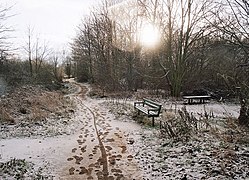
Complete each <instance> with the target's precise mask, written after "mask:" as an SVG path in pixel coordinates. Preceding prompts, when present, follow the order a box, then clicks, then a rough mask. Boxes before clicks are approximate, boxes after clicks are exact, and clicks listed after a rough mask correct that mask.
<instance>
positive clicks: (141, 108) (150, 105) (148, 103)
mask: <svg viewBox="0 0 249 180" xmlns="http://www.w3.org/2000/svg"><path fill="white" fill-rule="evenodd" d="M134 108H135V109H137V110H138V114H139V113H140V112H142V113H144V114H146V115H147V116H148V117H152V126H154V125H155V120H154V117H159V114H160V111H161V108H162V105H161V104H159V103H157V102H154V101H152V100H149V99H147V98H143V101H138V102H134Z"/></svg>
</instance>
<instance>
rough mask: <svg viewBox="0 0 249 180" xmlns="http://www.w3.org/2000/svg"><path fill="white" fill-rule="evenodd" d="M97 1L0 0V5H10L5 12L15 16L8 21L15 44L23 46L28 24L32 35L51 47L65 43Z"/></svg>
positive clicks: (25, 40) (57, 46)
mask: <svg viewBox="0 0 249 180" xmlns="http://www.w3.org/2000/svg"><path fill="white" fill-rule="evenodd" d="M98 3H99V0H0V5H1V6H13V7H12V8H11V10H10V11H9V12H8V14H9V15H12V14H14V16H12V17H10V18H9V19H8V21H7V24H8V25H9V26H12V27H13V29H14V32H13V33H12V34H11V36H12V37H13V38H12V41H13V42H14V45H15V46H18V47H21V46H24V44H25V42H27V38H28V36H27V34H28V33H27V32H28V27H31V28H32V29H33V35H34V36H36V37H39V39H41V40H42V41H46V42H48V44H49V46H51V47H52V48H54V49H60V48H64V47H67V46H68V43H69V42H71V41H72V38H73V37H74V36H75V35H76V29H77V26H78V25H79V24H80V22H81V20H82V19H83V17H84V16H85V15H88V14H89V13H90V11H91V10H92V7H93V6H94V5H98Z"/></svg>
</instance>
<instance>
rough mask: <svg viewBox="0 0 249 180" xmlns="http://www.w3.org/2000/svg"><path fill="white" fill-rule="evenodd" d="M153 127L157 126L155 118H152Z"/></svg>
mask: <svg viewBox="0 0 249 180" xmlns="http://www.w3.org/2000/svg"><path fill="white" fill-rule="evenodd" d="M152 126H153V127H154V126H155V119H154V116H153V117H152Z"/></svg>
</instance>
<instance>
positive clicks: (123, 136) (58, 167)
mask: <svg viewBox="0 0 249 180" xmlns="http://www.w3.org/2000/svg"><path fill="white" fill-rule="evenodd" d="M76 85H77V89H76V91H75V93H73V94H71V95H70V96H73V97H74V98H75V99H76V101H77V105H78V106H80V108H79V109H80V112H78V113H77V115H76V116H77V117H75V118H79V119H80V122H81V127H80V128H79V129H80V130H79V132H76V133H75V134H73V135H62V136H56V137H50V138H34V139H32V138H12V139H5V140H0V152H1V157H0V160H2V161H7V160H9V159H11V158H17V159H26V160H27V161H31V162H33V163H34V164H35V168H37V169H38V168H39V167H43V170H44V171H45V174H47V175H49V176H50V177H51V176H53V179H61V180H68V179H69V180H70V179H74V180H76V179H104V180H105V179H108V180H109V179H141V177H142V175H141V173H140V172H139V169H138V166H137V164H136V162H135V160H134V158H133V154H130V152H129V149H128V148H127V141H128V133H129V131H132V130H133V131H134V130H136V128H139V127H134V126H132V128H131V125H130V124H129V123H128V122H117V121H115V119H114V116H113V115H112V114H110V113H109V112H108V110H107V109H105V108H104V107H102V106H101V105H100V104H99V103H100V102H99V101H97V100H93V99H90V98H88V97H86V96H85V94H86V93H87V91H88V90H87V87H86V86H83V85H81V84H76ZM134 128H135V129H134Z"/></svg>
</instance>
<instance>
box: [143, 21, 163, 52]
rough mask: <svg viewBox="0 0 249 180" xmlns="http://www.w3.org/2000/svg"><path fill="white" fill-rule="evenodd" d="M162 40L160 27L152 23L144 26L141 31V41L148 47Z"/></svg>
mask: <svg viewBox="0 0 249 180" xmlns="http://www.w3.org/2000/svg"><path fill="white" fill-rule="evenodd" d="M159 40H160V32H159V30H158V28H156V27H155V26H153V25H152V24H146V25H144V26H143V28H142V29H141V32H140V43H141V44H142V45H144V46H147V47H152V46H155V45H156V44H157V43H158V42H159Z"/></svg>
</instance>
